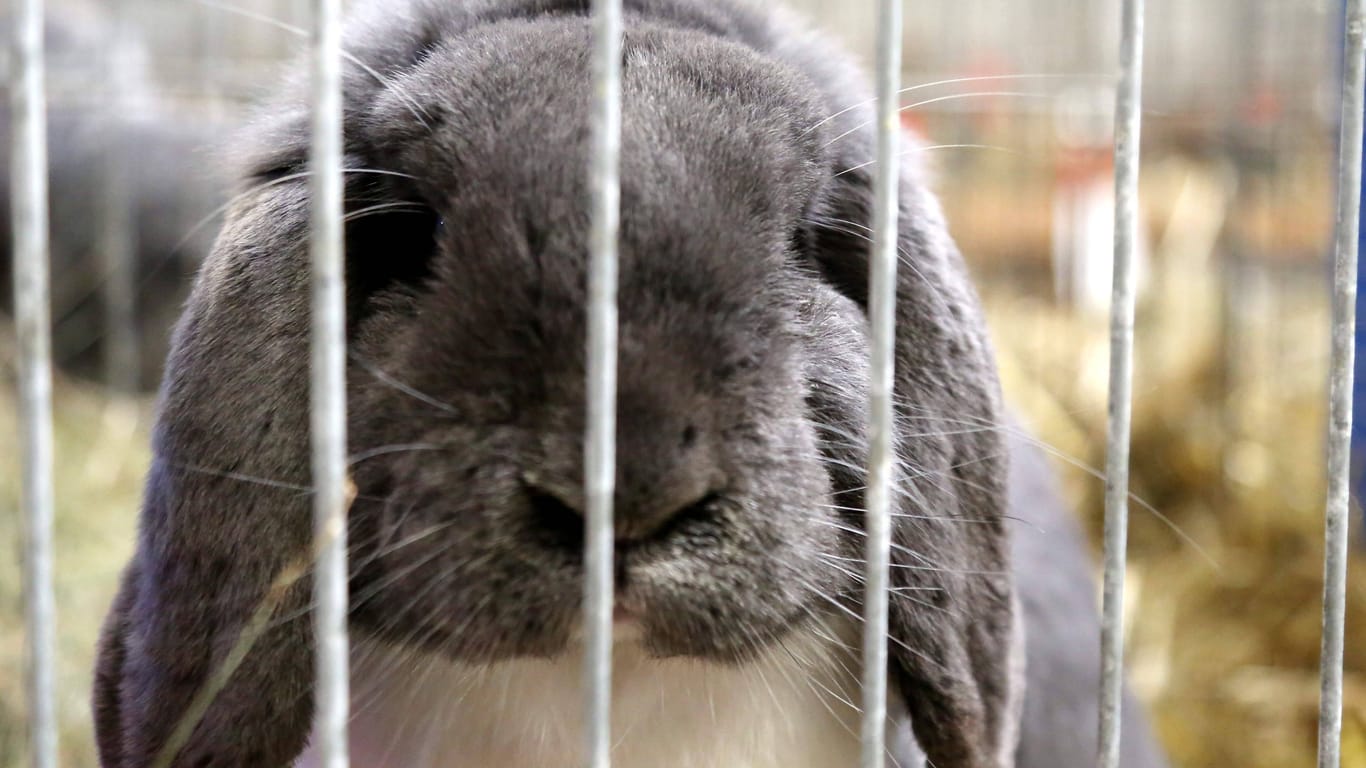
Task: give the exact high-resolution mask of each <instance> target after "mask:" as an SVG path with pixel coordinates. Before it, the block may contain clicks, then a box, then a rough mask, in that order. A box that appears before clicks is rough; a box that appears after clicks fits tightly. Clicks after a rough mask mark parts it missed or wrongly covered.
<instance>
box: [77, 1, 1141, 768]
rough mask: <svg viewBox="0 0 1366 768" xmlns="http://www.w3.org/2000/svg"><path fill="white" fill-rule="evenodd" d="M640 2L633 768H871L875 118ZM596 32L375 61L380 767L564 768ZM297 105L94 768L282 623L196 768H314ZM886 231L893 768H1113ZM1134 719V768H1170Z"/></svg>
mask: <svg viewBox="0 0 1366 768" xmlns="http://www.w3.org/2000/svg"><path fill="white" fill-rule="evenodd" d="M626 5H627V13H628V15H627V26H626V34H625V41H624V46H625V47H624V74H623V78H624V80H623V110H624V126H623V141H622V145H623V146H622V158H621V162H622V198H621V199H622V204H621V214H622V229H621V271H620V303H621V328H620V378H619V387H618V398H619V407H618V420H619V431H618V441H619V448H618V450H619V458H618V466H617V494H616V499H615V504H616V506H615V509H616V532H617V536H618V546H617V552H616V557H617V564H618V572H617V586H618V601H617V619H618V622H617V625H616V626H617V630H618V642H617V644H616V647H615V651H614V653H615V661H614V681H615V682H614V686H615V687H614V709H613V712H614V724H613V725H614V728H613V732H614V739H616V743H615V747H614V760H615V763H614V764H615V765H618V766H621V767H622V768H633V767H645V766H657V767H659V768H664V767H666V766H680V767H682V766H718V767H721V766H725V767H726V768H730V767H732V766H734V767H737V768H740V767H744V768H767V767H769V766H773V767H776V766H783V767H784V768H834V766H846V765H853V764H854V762H855V758H856V756H857V750H858V739H857V732H858V728H857V724H858V718H859V713H858V712H857V710H856V709H855V707H854V705H853V704H852V702H857V701H858V690H857V681H858V677H857V669H858V650H857V649H858V643H859V640H858V638H859V629H860V627H859V623H858V621H857V616H858V615H859V613H860V612H861V598H860V581H861V578H860V575H859V574H860V572H861V569H862V552H863V538H864V537H863V534H862V526H863V512H862V504H863V497H862V488H863V485H864V472H863V466H864V464H865V461H866V441H865V427H864V424H865V420H866V410H867V389H868V386H867V363H866V358H867V341H866V319H865V306H864V304H865V298H866V284H867V279H868V251H869V243H868V236H867V235H868V227H869V225H870V202H871V173H872V169H871V167H869V166H868V165H867V164H868V163H869V161H870V160H871V159H872V157H873V149H872V144H873V141H872V140H873V133H874V131H873V128H872V122H871V116H872V111H871V110H872V107H871V104H872V102H871V100H870V99H869V94H868V91H867V88H866V86H865V84H864V81H863V79H862V77H861V76H860V75H858V74H857V73H856V72H855V70H854V68H853V67H852V66H851V65H850V64H849V62H848V60H847V58H846V57H845V56H843V55H842V54H840V53H838V52H837V51H836V50H835V49H833V48H832V47H830V46H829V45H827V44H826V43H825V42H823V41H822V40H821V39H820V38H818V37H816V36H813V35H811V34H810V33H808V32H805V31H803V30H802V28H801V27H799V26H797V25H796V24H795V23H793V22H792V21H790V20H788V19H787V17H786V16H784V15H782V14H781V13H779V12H777V11H774V10H772V9H770V8H766V7H765V6H764V5H762V4H759V3H753V4H747V3H742V2H739V1H738V0H726V1H724V2H723V1H719V0H717V1H708V2H704V1H703V0H634V1H632V2H627V4H626ZM587 14H588V4H587V3H586V2H584V1H583V0H580V1H579V2H571V1H570V0H503V1H501V2H492V1H486V2H476V1H474V0H469V1H466V2H437V1H436V0H384V1H381V2H373V3H370V4H368V5H365V6H363V9H362V11H361V13H360V14H359V17H358V18H357V19H356V20H355V21H354V22H353V23H352V25H351V26H350V28H349V33H348V37H347V43H346V44H347V49H348V51H349V53H350V54H352V55H353V56H355V57H356V58H357V59H359V61H361V62H364V64H365V67H358V66H353V67H349V68H348V79H347V82H346V89H345V102H346V103H345V106H346V153H347V173H346V179H347V199H348V201H349V203H348V205H349V208H350V211H351V213H352V214H353V216H352V220H351V222H350V224H349V225H348V231H347V240H348V252H347V259H348V262H347V269H348V309H349V315H348V324H349V345H350V364H349V390H350V392H349V397H350V411H349V412H350V417H349V419H350V441H351V451H352V452H353V454H354V456H353V461H352V473H353V476H354V480H355V484H356V487H357V496H356V500H355V503H354V505H353V506H352V509H351V512H350V537H351V538H350V549H351V552H350V555H351V569H352V572H351V598H352V608H353V615H352V621H351V626H352V630H353V648H354V650H353V658H352V666H353V692H354V696H353V723H352V734H353V736H352V739H353V750H354V757H353V759H354V764H355V765H357V766H361V767H364V768H375V767H377V766H403V767H404V768H407V767H408V766H425V765H431V766H461V767H465V766H500V768H533V767H534V766H542V767H545V766H564V765H575V764H578V763H579V758H578V755H579V748H580V742H581V733H582V730H581V722H580V712H581V706H580V702H581V699H580V683H581V676H580V670H579V658H580V647H579V636H580V634H579V633H580V630H579V617H580V613H581V592H582V579H583V573H582V554H581V548H582V518H581V517H580V510H581V509H582V495H581V490H580V485H581V477H582V465H581V456H582V432H583V413H584V351H583V350H584V339H585V328H584V324H585V310H586V306H585V304H586V299H585V270H586V264H587V245H586V244H587V232H588V224H589V216H588V208H587V199H588V194H587V188H586V176H587V174H586V168H587V155H588V136H589V133H588V105H589V102H590V95H591V94H590V78H589V75H588V69H589V51H590V47H591V39H590V24H589V20H588V16H587ZM305 80H306V78H304V77H302V76H301V77H299V78H297V79H296V80H295V82H293V83H292V84H291V86H290V87H289V88H288V89H287V90H286V92H285V93H284V95H283V96H282V97H281V98H280V100H279V101H278V102H276V103H275V104H273V105H272V106H271V108H270V109H269V110H267V111H265V112H263V115H262V118H261V120H260V122H259V123H258V124H257V125H256V126H255V127H254V129H253V130H252V132H251V133H250V134H249V135H248V137H247V140H246V142H245V145H246V153H245V165H244V171H243V179H244V186H243V193H242V195H241V196H240V197H239V198H238V199H237V201H236V202H235V204H234V206H233V208H232V210H231V212H230V214H229V218H228V222H227V224H226V226H225V227H224V229H223V231H222V233H221V234H220V236H219V240H218V243H217V246H216V248H215V249H214V252H213V254H212V256H211V257H210V258H209V260H208V262H207V263H206V265H205V267H204V269H203V270H202V271H201V273H200V276H199V279H198V282H197V284H196V286H195V289H194V293H193V295H192V297H191V300H190V303H189V307H188V310H187V312H186V314H185V315H184V317H183V318H182V320H181V322H180V325H179V327H178V330H177V333H176V338H175V342H174V346H173V351H172V353H171V357H170V360H169V364H168V371H167V375H166V378H165V381H164V383H163V388H162V393H161V404H160V414H159V419H158V424H157V428H156V434H155V459H154V464H153V468H152V471H151V474H150V477H149V479H148V482H147V488H146V498H145V501H144V507H143V511H142V522H141V530H140V534H139V541H138V550H137V554H136V556H135V558H134V560H133V562H132V563H131V564H130V566H129V567H128V569H127V572H126V574H125V576H124V580H123V584H122V589H121V591H120V593H119V595H118V597H117V599H116V602H115V604H114V607H113V610H112V611H111V613H110V615H109V618H108V620H107V623H106V627H105V631H104V636H103V640H102V647H101V657H100V662H99V669H98V674H97V682H96V690H95V717H96V723H97V728H98V732H99V733H98V735H99V741H100V748H101V752H102V760H103V764H104V765H105V766H108V767H109V768H140V767H141V766H146V765H149V764H150V763H151V762H152V760H153V759H154V757H155V756H156V755H157V754H158V753H159V752H160V750H161V749H162V748H163V745H164V744H165V742H166V741H167V739H168V737H169V735H170V734H171V733H172V731H173V730H175V728H176V726H177V725H178V724H179V723H180V722H181V719H182V717H184V716H185V714H186V712H187V710H188V709H189V708H190V704H191V701H192V699H193V698H194V697H195V695H196V693H197V692H199V691H200V690H201V688H202V687H203V686H205V684H206V682H207V681H208V680H209V679H210V678H211V676H213V675H214V673H215V671H216V670H218V669H219V667H220V665H221V664H222V663H223V661H224V659H225V657H227V656H228V655H229V653H230V651H231V650H232V649H233V647H234V645H235V643H236V642H237V639H238V637H239V634H240V633H241V631H242V629H243V627H244V625H245V623H246V622H247V621H248V619H249V618H250V617H251V616H252V614H253V613H254V612H255V611H257V610H258V608H259V607H260V606H261V605H262V604H263V601H264V600H266V599H267V597H268V595H275V594H277V593H279V592H280V591H282V592H283V598H282V600H281V602H280V604H279V605H278V607H276V608H275V611H274V615H273V616H274V618H273V621H272V623H271V624H270V626H269V629H268V630H267V631H266V632H265V633H264V634H263V635H262V636H261V637H260V638H259V640H257V642H256V643H255V644H254V645H253V646H252V647H251V649H250V651H249V652H248V653H247V655H246V656H245V658H244V660H243V662H242V664H241V666H240V667H239V668H237V669H236V671H235V672H234V674H233V675H232V676H231V678H230V679H229V680H228V682H227V684H226V687H224V688H223V690H222V691H221V693H219V695H218V696H217V697H216V698H215V699H214V700H213V703H212V705H211V706H209V708H208V710H207V712H206V713H205V714H204V716H203V718H202V720H200V721H199V722H198V724H197V726H195V728H194V729H193V734H192V736H191V737H190V739H189V741H188V743H186V744H185V745H184V747H183V748H182V749H180V750H179V752H178V753H177V755H176V758H175V761H174V763H173V764H174V765H176V766H264V767H266V768H274V767H276V766H286V765H292V764H298V765H301V766H308V765H312V764H313V761H314V757H313V756H312V755H311V754H308V753H306V748H307V745H308V739H309V729H310V720H311V717H312V711H313V703H312V690H313V639H312V630H311V625H310V620H309V612H308V606H309V603H310V600H311V593H310V588H309V584H308V580H307V579H304V580H302V581H300V582H298V583H294V584H292V585H290V583H289V582H287V581H286V582H281V581H280V579H281V576H282V574H285V573H288V572H289V571H290V569H291V568H292V567H294V566H296V564H298V563H301V562H307V560H308V557H309V553H310V546H311V536H312V523H311V520H312V517H311V507H310V496H309V494H308V493H307V492H306V490H307V488H308V485H309V482H310V480H309V449H308V385H307V365H308V359H309V355H308V342H309V334H308V280H307V277H308V274H307V233H308V180H307V178H306V176H304V175H301V174H303V172H304V171H306V169H307V156H308V105H307V100H306V98H305V94H304V88H303V84H304V82H305ZM900 199H901V230H900V248H901V251H902V268H901V270H900V275H899V282H898V286H897V289H898V307H897V321H898V337H897V359H896V364H897V379H896V395H897V400H898V405H897V415H898V425H899V429H900V435H899V436H898V439H897V441H896V446H897V455H898V458H899V465H898V469H899V476H898V478H897V484H896V485H897V489H898V496H897V503H896V510H895V513H896V515H897V517H896V520H895V534H894V538H895V548H894V552H893V562H894V565H893V570H892V583H893V587H894V590H895V591H894V595H893V598H892V609H891V611H892V612H891V633H890V637H889V639H888V640H889V646H888V647H889V651H890V654H891V664H890V665H889V669H888V675H889V677H890V683H891V686H890V688H891V692H892V696H891V698H892V701H891V702H889V703H890V707H889V710H890V712H891V718H892V722H891V726H892V728H891V730H890V737H889V742H888V750H889V753H890V756H891V759H892V762H890V764H893V765H898V764H899V765H903V766H910V765H918V764H925V761H926V760H927V761H928V764H931V765H934V766H937V768H1004V767H1005V766H1011V765H1021V766H1031V768H1045V766H1048V767H1050V768H1069V767H1070V766H1084V765H1090V764H1092V761H1093V759H1094V733H1095V700H1096V678H1097V677H1098V673H1097V670H1098V662H1097V661H1096V651H1095V644H1096V637H1097V635H1098V632H1097V622H1096V616H1095V609H1094V606H1093V604H1092V603H1093V598H1092V589H1093V587H1092V584H1091V582H1090V578H1089V574H1088V572H1087V571H1088V568H1087V565H1086V559H1085V553H1084V550H1083V547H1082V544H1081V541H1080V539H1079V538H1078V537H1077V536H1076V532H1075V529H1074V527H1073V526H1072V525H1071V524H1070V521H1068V519H1067V513H1066V510H1065V509H1063V508H1062V507H1060V506H1059V502H1058V500H1057V495H1056V493H1055V492H1054V491H1053V490H1052V489H1051V487H1050V486H1049V485H1048V481H1047V478H1046V475H1047V467H1046V466H1045V465H1044V464H1043V463H1042V462H1041V460H1040V459H1039V457H1038V456H1037V454H1036V453H1034V452H1033V449H1032V448H1030V447H1029V446H1028V445H1026V444H1025V443H1023V442H1021V441H1020V440H1019V439H1016V438H1011V439H1007V438H1008V436H1010V435H1012V434H1015V430H1013V429H1011V428H1008V427H1007V426H1006V423H1005V415H1004V413H1003V409H1002V406H1001V403H1000V397H999V394H998V384H997V379H996V374H995V369H994V364H993V362H992V358H991V350H990V347H989V344H988V341H987V338H986V334H985V330H984V327H983V323H982V319H981V312H980V309H979V307H978V304H977V299H976V297H975V294H974V292H973V290H972V288H971V286H970V284H969V280H968V276H967V273H966V271H965V269H964V266H963V264H962V262H961V261H960V259H959V256H958V254H957V252H956V250H955V248H954V246H953V244H952V242H951V240H950V239H949V237H948V234H947V232H946V229H945V225H944V222H943V219H942V216H941V215H940V212H939V210H938V207H937V204H936V202H935V200H934V198H933V197H932V196H931V194H930V193H929V191H928V190H927V189H926V188H925V186H924V178H923V174H922V173H921V172H920V171H919V170H918V169H916V168H914V167H913V166H912V165H910V164H908V166H907V173H906V174H905V175H904V177H903V182H902V186H901V195H900ZM1008 454H1019V455H1017V456H1013V457H1012V458H1013V459H1014V460H1013V461H1012V460H1008ZM1011 516H1015V517H1019V518H1022V519H1023V520H1024V523H1023V524H1021V525H1018V526H1016V525H1013V524H1012V523H1011V522H1009V518H1010V517H1011ZM1031 521H1033V524H1036V525H1039V526H1041V530H1040V531H1037V532H1034V533H1029V532H1028V531H1026V529H1028V528H1029V526H1030V525H1031ZM1021 532H1025V533H1029V535H1030V536H1031V538H1024V539H1016V540H1015V541H1014V543H1013V544H1012V535H1013V534H1019V533H1021ZM1012 547H1013V549H1014V551H1015V554H1016V557H1015V558H1013V561H1014V562H1013V565H1012V556H1011V550H1012ZM281 584H284V585H285V586H279V585H281ZM1026 648H1027V649H1028V658H1027V659H1026V658H1025V656H1026ZM1129 716H1130V717H1129V719H1130V722H1129V723H1128V729H1127V731H1126V735H1127V755H1126V763H1125V764H1126V766H1128V767H1129V768H1152V767H1155V766H1160V765H1162V760H1161V758H1160V757H1159V756H1158V754H1157V751H1156V748H1155V747H1154V746H1153V745H1152V743H1151V739H1150V736H1149V735H1148V733H1147V731H1146V727H1145V726H1144V725H1143V723H1142V719H1141V717H1140V716H1139V714H1138V712H1137V711H1136V709H1134V708H1132V707H1131V708H1130V710H1129ZM301 754H302V757H301ZM296 761H297V762H296Z"/></svg>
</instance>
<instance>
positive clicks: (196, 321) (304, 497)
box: [94, 181, 313, 768]
mask: <svg viewBox="0 0 1366 768" xmlns="http://www.w3.org/2000/svg"><path fill="white" fill-rule="evenodd" d="M304 185H305V182H302V181H301V182H299V183H297V184H285V185H275V186H272V187H270V188H267V189H263V190H257V191H254V192H248V193H246V194H245V195H244V196H243V199H242V201H241V202H240V203H239V204H238V205H237V206H236V208H235V210H234V212H233V213H232V214H231V215H230V218H229V222H228V224H227V225H226V227H225V229H224V231H223V234H222V235H221V236H220V238H219V241H218V244H217V246H216V248H215V250H214V252H213V254H212V255H211V256H210V258H209V260H208V262H207V263H206V264H205V267H204V269H203V270H202V271H201V274H200V277H199V279H198V282H197V284H196V286H195V289H194V293H193V295H192V297H191V299H190V302H189V306H188V308H187V310H186V313H185V315H184V317H183V318H182V319H181V322H180V325H179V327H178V329H177V331H176V338H175V342H174V348H173V351H172V353H171V357H170V361H169V364H168V370H167V374H166V378H165V381H164V384H163V388H162V392H161V402H160V412H159V414H158V420H157V425H156V430H155V437H154V458H153V464H152V469H151V473H150V475H149V478H148V481H147V487H146V491H145V499H144V502H143V507H142V515H141V522H140V532H139V539H138V546H137V553H136V555H135V559H134V561H133V564H132V565H131V566H130V567H129V568H128V570H127V572H126V573H125V574H124V577H123V584H122V588H121V591H120V593H119V596H118V599H117V600H116V601H115V603H114V606H113V609H112V611H111V613H110V616H109V619H108V620H107V621H106V623H105V628H104V634H103V637H102V639H101V647H100V655H99V668H98V670H97V675H96V684H95V696H94V706H95V721H96V724H97V734H98V740H99V744H100V753H101V761H102V764H103V765H104V766H105V767H106V768H144V766H148V765H152V764H153V763H154V761H155V760H156V759H157V757H158V755H159V754H160V753H161V752H162V750H163V749H165V748H166V745H167V743H168V741H169V740H171V739H172V738H173V736H174V735H175V734H177V731H178V729H181V728H182V727H183V726H184V725H189V726H192V730H191V731H190V732H189V734H188V739H187V740H186V741H185V743H184V744H183V746H182V747H181V748H180V749H179V750H178V751H177V752H176V757H175V759H174V760H173V761H171V762H170V765H171V766H184V767H185V768H189V767H191V766H210V765H211V766H215V768H217V767H219V766H222V767H224V768H236V767H239V766H240V767H241V768H247V767H248V766H250V767H251V768H283V767H284V766H287V765H289V764H290V762H291V761H292V760H293V759H294V758H295V757H296V756H297V755H298V754H299V753H300V752H301V751H302V749H303V747H304V745H305V742H306V740H307V738H308V732H309V726H310V721H311V718H312V706H313V705H312V690H313V653H312V648H313V638H312V631H311V624H310V619H309V615H310V614H309V602H310V595H311V591H310V587H309V583H308V582H309V579H307V578H298V579H296V578H293V576H297V575H299V573H300V569H301V568H304V567H306V566H307V564H308V562H309V559H308V558H309V553H310V551H311V538H312V522H311V521H312V515H311V495H310V494H309V493H308V492H307V491H308V484H309V475H310V473H309V467H308V456H309V450H308V444H309V441H308V389H307V382H308V376H307V365H308V359H309V354H308V339H309V325H308V322H309V321H308V318H309V312H308V279H307V278H308V274H307V269H306V266H307V263H306V261H307V259H306V243H307V239H306V236H305V235H306V231H307V216H306V201H307V200H306V198H307V194H306V188H305V186H304ZM291 574H293V576H291ZM263 607H264V608H263ZM253 616H258V617H259V616H268V617H269V621H268V622H266V623H265V624H264V626H265V630H264V632H262V633H261V634H260V635H259V637H257V638H256V639H255V642H254V643H252V644H251V645H250V647H249V648H246V647H244V646H245V645H246V643H244V642H242V638H243V631H244V629H245V628H246V627H247V625H248V623H249V620H250V619H251V618H252V617H253ZM244 650H245V655H241V656H240V664H239V665H238V666H236V668H235V669H232V667H231V666H230V665H231V664H233V663H234V662H235V661H236V659H235V657H237V656H239V655H240V654H241V653H242V651H244ZM225 665H229V666H225ZM229 669H231V670H232V671H231V674H230V675H227V676H226V677H225V675H224V673H225V671H227V670H229ZM220 682H221V683H223V684H222V687H221V690H219V691H218V693H217V695H216V696H214V697H213V698H212V700H211V702H210V703H208V705H207V708H205V709H204V710H203V711H202V713H201V712H199V711H196V709H195V703H196V701H197V698H199V697H202V696H204V695H205V692H206V691H209V690H211V689H212V687H214V686H215V685H216V684H218V683H220ZM195 719H197V724H195V723H193V722H191V721H193V720H195Z"/></svg>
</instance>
